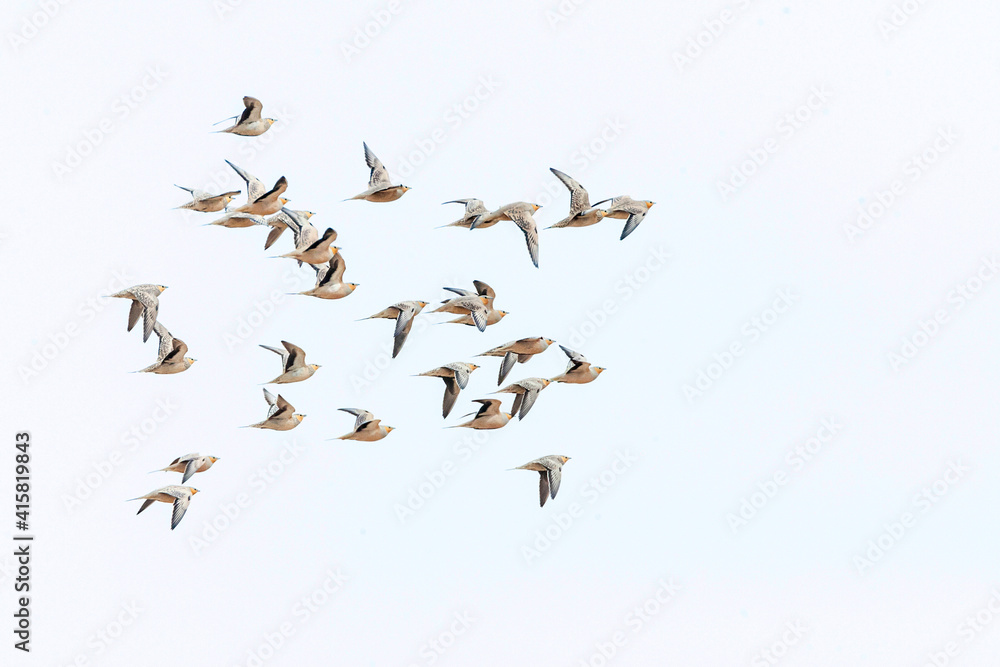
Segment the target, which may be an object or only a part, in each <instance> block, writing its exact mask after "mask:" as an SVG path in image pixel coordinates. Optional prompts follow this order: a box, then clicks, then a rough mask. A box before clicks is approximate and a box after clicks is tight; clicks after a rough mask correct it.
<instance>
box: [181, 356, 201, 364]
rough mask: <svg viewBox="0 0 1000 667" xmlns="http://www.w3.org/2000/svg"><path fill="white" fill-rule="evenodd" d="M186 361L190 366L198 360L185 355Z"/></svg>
mask: <svg viewBox="0 0 1000 667" xmlns="http://www.w3.org/2000/svg"><path fill="white" fill-rule="evenodd" d="M184 361H186V362H188V366H190V365H191V364H193V363H194V362H196V361H198V360H197V359H195V358H194V357H184Z"/></svg>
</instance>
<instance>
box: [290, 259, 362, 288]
mask: <svg viewBox="0 0 1000 667" xmlns="http://www.w3.org/2000/svg"><path fill="white" fill-rule="evenodd" d="M313 268H314V269H316V286H315V287H313V288H312V289H310V290H306V291H305V292H299V294H304V295H306V296H315V297H317V298H320V299H343V298H344V297H345V296H350V295H351V294H354V290H356V289H357V288H358V284H357V283H345V282H344V270H345V269H346V268H347V265H346V264H345V263H344V256H343V255H342V254H341V253H339V252H338V253H337V254H335V255H334V256H333V259H331V260H330V263H329V264H326V265H324V266H313Z"/></svg>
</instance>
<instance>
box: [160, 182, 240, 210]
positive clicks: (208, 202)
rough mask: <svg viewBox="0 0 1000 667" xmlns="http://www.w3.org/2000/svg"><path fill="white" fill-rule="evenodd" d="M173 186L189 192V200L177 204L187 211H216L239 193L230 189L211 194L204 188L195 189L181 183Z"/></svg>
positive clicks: (225, 206) (223, 207) (221, 208)
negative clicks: (185, 202)
mask: <svg viewBox="0 0 1000 667" xmlns="http://www.w3.org/2000/svg"><path fill="white" fill-rule="evenodd" d="M174 187H177V188H180V189H181V190H185V191H187V192H190V193H191V201H189V202H188V203H187V204H184V205H183V206H178V207H177V208H179V209H186V210H188V211H198V212H199V213H216V212H218V211H222V210H223V209H225V208H227V207H228V206H229V202H231V201H233V199H235V198H236V195H238V194H239V193H240V191H239V190H231V191H229V192H223V193H222V194H221V195H212V194H209V193H207V192H205V191H204V190H197V189H194V188H186V187H184V186H183V185H175V186H174Z"/></svg>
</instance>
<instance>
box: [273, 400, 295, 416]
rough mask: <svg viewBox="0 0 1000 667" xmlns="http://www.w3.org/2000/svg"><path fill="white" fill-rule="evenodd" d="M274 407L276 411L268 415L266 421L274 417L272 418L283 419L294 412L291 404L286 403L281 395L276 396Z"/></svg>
mask: <svg viewBox="0 0 1000 667" xmlns="http://www.w3.org/2000/svg"><path fill="white" fill-rule="evenodd" d="M274 405H275V407H276V408H278V409H277V410H275V411H274V413H273V414H269V415H268V416H267V417H268V419H270V418H272V417H274V418H284V417H286V416H288V415H289V414H291V413H294V412H295V407H294V406H293V405H292V404H291V403H289V402H288V401H286V400H285V399H284V397H283V396H282V395H281V394H278V398H277V400H276V401H275V403H274Z"/></svg>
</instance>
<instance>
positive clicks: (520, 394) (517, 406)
mask: <svg viewBox="0 0 1000 667" xmlns="http://www.w3.org/2000/svg"><path fill="white" fill-rule="evenodd" d="M550 383H551V380H546V379H545V378H526V379H524V380H520V381H518V382H514V383H513V384H509V385H507V386H506V387H504V388H503V389H498V390H497V393H498V394H515V396H514V405H513V406H512V407H511V409H510V412H511V414H514V413H517V418H518V419H519V420H520V419H524V418H525V416H527V414H528V411H529V410H531V406H533V405H534V404H535V399H537V398H538V394H539V393H540V392H541V391H542V390H543V389H545V388H546V387H548V386H549V384H550Z"/></svg>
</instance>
